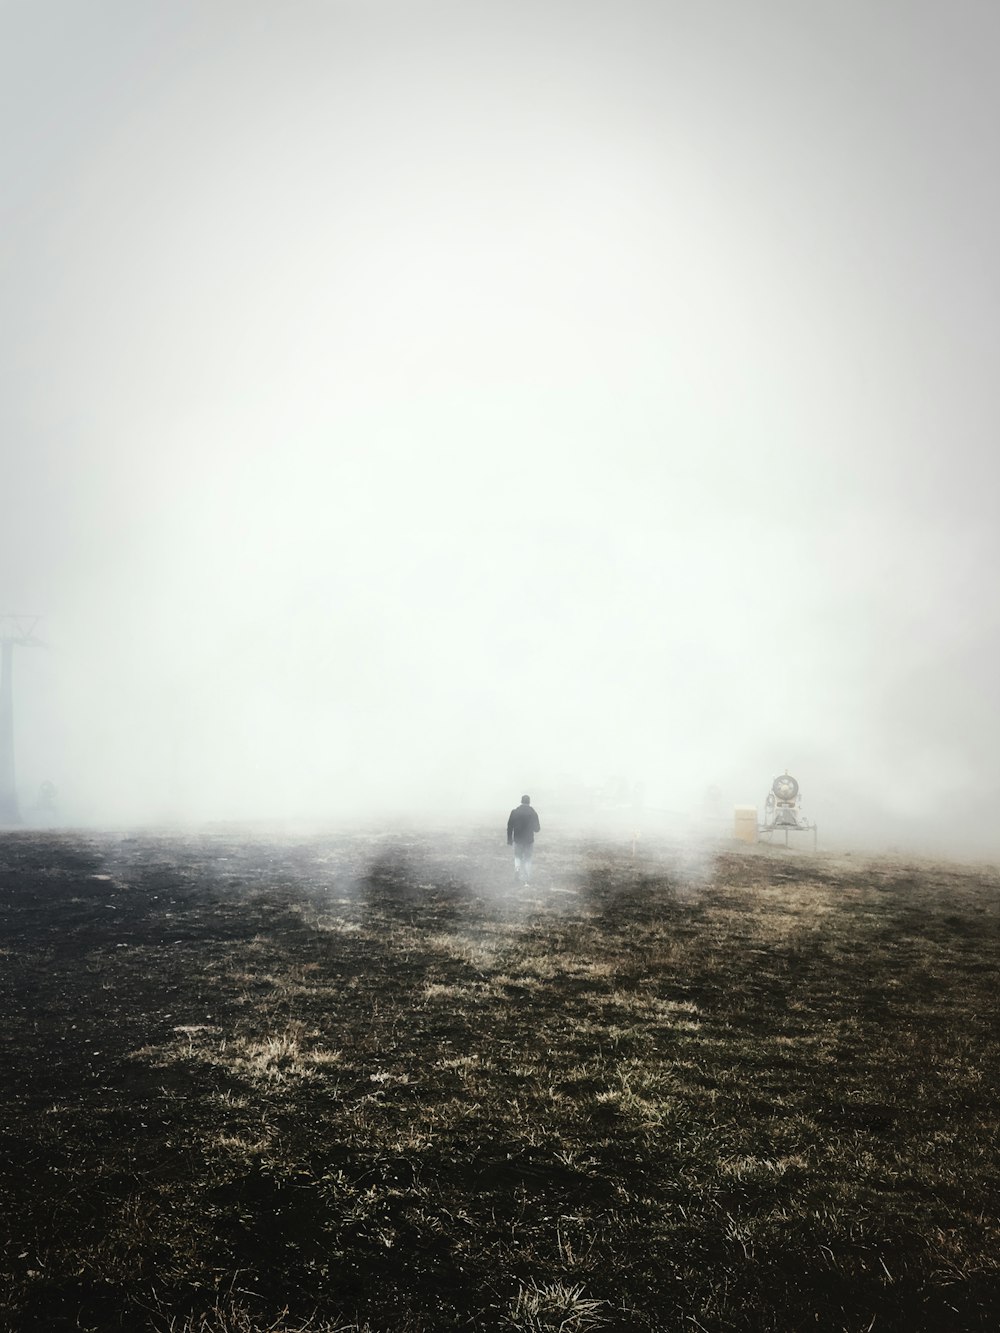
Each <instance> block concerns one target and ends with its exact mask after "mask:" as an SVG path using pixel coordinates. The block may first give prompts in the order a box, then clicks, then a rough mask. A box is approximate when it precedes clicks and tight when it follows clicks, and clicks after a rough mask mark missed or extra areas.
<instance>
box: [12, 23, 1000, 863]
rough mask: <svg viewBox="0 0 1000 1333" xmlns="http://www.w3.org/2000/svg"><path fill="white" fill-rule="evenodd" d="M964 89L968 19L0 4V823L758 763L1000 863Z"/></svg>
mask: <svg viewBox="0 0 1000 1333" xmlns="http://www.w3.org/2000/svg"><path fill="white" fill-rule="evenodd" d="M998 53H1000V9H998V8H997V7H996V6H995V5H994V4H993V3H992V2H990V3H975V2H973V0H958V3H954V2H949V3H947V4H946V3H944V0H937V2H936V3H926V2H921V0H883V3H880V4H878V5H872V4H870V3H861V2H860V0H836V2H834V0H814V2H813V3H810V4H808V5H804V4H802V3H799V2H798V0H760V2H759V3H756V4H753V5H747V4H743V3H740V2H739V0H715V2H714V3H713V2H712V0H699V2H698V3H679V2H672V0H648V2H646V0H643V2H635V0H633V2H632V3H628V0H624V2H623V0H615V3H600V4H598V3H592V2H588V0H572V2H570V0H565V3H553V2H551V0H531V2H530V3H529V2H528V0H524V2H519V0H505V2H504V3H499V2H496V3H476V2H475V0H464V2H463V3H454V4H438V3H420V0H410V2H409V3H392V4H389V3H379V2H378V0H364V2H362V0H356V2H355V0H351V2H347V0H323V2H322V3H320V2H318V0H296V2H295V3H279V0H270V3H260V0H213V3H212V4H204V3H201V2H198V3H184V2H183V0H171V2H170V3H165V2H162V0H146V3H143V4H141V5H137V4H135V3H134V2H133V0H88V2H87V3H86V4H78V3H73V2H71V0H62V2H61V3H54V2H53V0H0V103H2V106H0V124H2V125H3V127H4V128H3V131H2V133H0V353H2V355H0V375H2V376H3V385H2V393H0V442H2V449H3V458H4V463H5V467H4V478H5V481H6V486H5V492H6V495H5V505H4V520H5V521H4V523H3V525H2V530H0V611H29V612H42V613H44V614H45V617H46V620H45V634H46V637H47V638H48V639H49V641H50V642H51V644H52V650H51V651H50V652H47V653H42V652H32V653H30V654H29V653H28V652H27V651H24V652H22V653H21V654H20V656H19V657H18V660H17V668H16V670H17V681H16V684H17V702H18V718H17V739H18V770H19V777H20V782H21V788H22V804H29V803H30V801H31V800H32V799H33V792H34V790H35V789H36V788H37V784H38V783H39V782H40V781H41V780H42V779H43V778H45V777H48V778H50V779H51V780H52V781H53V782H55V783H56V785H57V787H58V788H59V790H60V793H61V797H62V800H63V803H64V806H65V808H66V811H67V815H72V816H74V817H77V818H87V819H116V820H117V819H133V818H134V819H150V818H162V817H167V816H185V815H190V816H198V817H231V816H233V817H236V816H256V815H272V814H273V815H295V814H302V815H308V816H317V815H320V816H322V815H323V814H326V813H330V814H333V815H336V814H339V813H342V812H346V811H352V810H358V809H364V810H378V809H411V810H414V811H416V810H418V809H423V808H425V807H426V806H427V805H428V804H431V805H434V806H435V807H436V808H437V809H438V810H439V811H448V810H449V809H452V808H457V807H462V808H466V807H467V808H470V809H475V810H479V809H492V808H493V806H494V805H499V807H500V814H501V816H504V817H505V814H506V809H507V808H508V807H509V805H510V804H513V803H514V802H515V801H516V800H517V798H518V796H519V795H520V793H521V791H522V790H524V791H530V792H531V793H532V795H533V796H535V798H536V803H537V804H538V805H539V806H540V807H544V804H545V801H546V799H548V800H549V802H550V803H554V802H555V801H556V800H557V799H558V798H559V795H560V793H561V792H562V791H564V790H565V789H566V788H567V786H568V783H569V781H570V780H572V781H575V782H583V783H589V784H600V783H602V782H604V781H605V780H606V779H607V778H609V777H610V776H611V775H618V774H620V775H624V776H625V777H627V778H628V780H629V781H632V782H644V783H645V784H646V791H647V798H648V800H649V802H650V803H651V804H655V805H660V806H665V807H667V808H671V809H679V808H687V807H688V806H692V805H696V804H697V803H698V802H699V801H700V800H701V797H702V794H703V792H704V789H705V788H706V786H708V784H710V783H715V784H717V785H718V786H719V787H720V788H721V789H722V791H723V794H724V797H725V799H726V800H727V801H730V802H744V801H750V802H753V801H761V800H762V798H763V794H764V792H766V790H767V787H768V785H769V783H770V780H771V778H772V777H773V776H774V774H775V773H777V772H782V771H784V770H785V769H786V768H788V769H790V770H791V771H792V772H793V773H795V774H796V775H797V776H798V777H799V780H800V782H801V784H802V788H803V794H804V798H805V801H806V805H807V808H808V813H811V814H812V815H813V816H814V817H816V818H817V819H818V820H819V822H820V824H821V826H824V827H825V828H828V829H829V830H830V832H831V834H832V833H833V832H834V831H835V830H839V831H840V832H841V833H842V835H843V836H844V837H850V836H851V835H852V833H853V834H856V835H857V836H858V837H861V836H862V835H866V836H868V835H871V836H876V837H877V836H880V833H879V830H882V831H884V832H885V834H886V837H887V838H888V839H889V840H891V839H893V838H897V837H898V836H899V834H900V830H902V832H903V834H904V835H905V834H907V833H908V832H909V833H912V834H913V835H914V836H916V834H917V833H918V832H921V833H923V832H926V831H927V830H929V829H933V830H936V833H937V835H939V836H940V837H942V838H946V839H949V840H950V841H951V842H952V843H953V844H954V845H955V846H956V847H959V846H966V845H972V844H982V845H987V844H990V845H996V844H997V843H998V842H1000V834H994V832H993V828H994V826H995V824H996V819H995V811H996V809H997V808H998V805H1000V770H998V766H997V752H998V745H1000V708H998V702H997V683H996V681H997V674H998V672H997V668H998V664H1000V616H998V593H997V590H996V582H997V573H998V567H1000V537H998V523H997V501H996V489H997V481H998V473H1000V465H998V462H997V438H998V432H997V426H998V420H1000V397H998V393H997V386H998V384H1000V357H998V353H1000V249H998V246H997V242H996V238H997V236H998V235H1000V176H998V173H997V171H996V168H995V158H996V145H995V138H996V127H997V125H998V124H1000V54H998ZM991 840H992V843H991Z"/></svg>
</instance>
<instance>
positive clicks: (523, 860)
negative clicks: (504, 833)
mask: <svg viewBox="0 0 1000 1333" xmlns="http://www.w3.org/2000/svg"><path fill="white" fill-rule="evenodd" d="M533 851H534V847H533V845H532V844H531V843H530V842H515V843H514V874H515V875H520V876H521V878H522V879H523V880H524V882H525V884H527V882H528V880H529V879H530V878H531V853H532V852H533Z"/></svg>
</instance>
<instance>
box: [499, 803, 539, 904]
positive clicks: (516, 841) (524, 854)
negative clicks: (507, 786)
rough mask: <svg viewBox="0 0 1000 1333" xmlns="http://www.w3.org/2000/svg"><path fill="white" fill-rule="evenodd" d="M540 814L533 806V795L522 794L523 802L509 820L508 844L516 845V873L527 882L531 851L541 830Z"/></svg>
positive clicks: (514, 810) (511, 813) (529, 875)
mask: <svg viewBox="0 0 1000 1333" xmlns="http://www.w3.org/2000/svg"><path fill="white" fill-rule="evenodd" d="M540 829H541V825H540V824H539V823H538V816H537V815H536V814H535V812H534V810H532V808H531V797H530V796H522V797H521V804H520V805H515V806H514V809H513V810H512V811H511V812H510V818H509V819H508V820H507V846H508V847H510V846H511V845H512V844H513V847H514V875H515V876H520V877H521V879H522V880H523V881H524V883H525V884H527V883H528V882H529V880H530V879H531V853H532V851H533V850H534V846H535V834H536V833H538V832H540Z"/></svg>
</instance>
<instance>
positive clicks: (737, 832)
mask: <svg viewBox="0 0 1000 1333" xmlns="http://www.w3.org/2000/svg"><path fill="white" fill-rule="evenodd" d="M733 837H734V838H738V839H739V840H740V842H756V841H757V807H756V806H755V805H738V806H737V807H736V810H735V813H734V818H733Z"/></svg>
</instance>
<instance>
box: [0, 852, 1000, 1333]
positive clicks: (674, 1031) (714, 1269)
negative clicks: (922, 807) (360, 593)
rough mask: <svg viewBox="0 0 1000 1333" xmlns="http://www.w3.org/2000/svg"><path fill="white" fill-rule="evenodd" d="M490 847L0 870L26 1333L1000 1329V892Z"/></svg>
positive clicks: (686, 856) (32, 856)
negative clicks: (530, 859) (526, 859)
mask: <svg viewBox="0 0 1000 1333" xmlns="http://www.w3.org/2000/svg"><path fill="white" fill-rule="evenodd" d="M501 843H502V839H498V838H497V837H496V834H495V832H494V831H492V830H490V831H487V832H484V833H482V834H471V833H470V834H469V835H468V836H463V837H461V838H456V837H444V836H442V837H435V836H428V837H425V838H418V837H415V836H412V835H410V836H402V837H389V836H378V835H374V834H366V835H361V836H355V837H350V836H346V835H333V834H329V835H312V836H308V837H305V836H303V837H298V838H295V837H289V836H279V835H274V836H265V835H257V836H253V835H250V834H247V833H246V832H235V831H215V832H206V833H204V834H199V835H192V836H181V835H168V834H153V833H149V834H137V835H133V836H128V837H126V836H122V835H120V834H114V835H112V834H107V835H95V834H69V833H62V834H55V833H50V834H29V833H13V834H7V835H4V836H3V838H2V841H0V962H2V987H0V996H2V999H0V1003H2V1016H3V1021H2V1025H0V1042H2V1057H0V1058H2V1064H3V1083H2V1109H0V1134H2V1152H0V1191H2V1195H0V1197H2V1199H3V1219H2V1223H0V1234H2V1241H3V1245H2V1270H3V1287H2V1290H0V1327H3V1328H5V1329H9V1330H28V1329H31V1330H52V1331H53V1333H59V1331H60V1330H69V1329H91V1330H130V1329H151V1330H161V1331H165V1330H173V1331H174V1333H182V1331H183V1333H195V1331H196V1330H199V1331H200V1333H255V1331H257V1330H265V1329H268V1330H273V1331H274V1333H277V1331H278V1330H287V1331H290V1330H298V1329H304V1328H309V1329H312V1330H317V1331H318V1330H327V1331H329V1330H333V1329H343V1330H346V1329H355V1330H365V1329H367V1330H369V1333H376V1330H379V1331H384V1333H403V1331H404V1330H406V1331H408V1333H417V1331H426V1333H430V1331H432V1330H435V1331H436V1330H450V1329H456V1330H457V1329H472V1330H497V1331H499V1330H531V1331H539V1330H562V1333H578V1331H579V1333H582V1331H583V1330H588V1329H597V1328H605V1329H621V1330H626V1329H628V1330H675V1329H676V1330H699V1329H701V1330H719V1333H721V1331H722V1330H764V1329H772V1330H790V1329H800V1328H801V1329H805V1328H809V1329H830V1330H852V1333H853V1331H855V1330H856V1331H857V1333H861V1330H890V1329H894V1330H903V1329H906V1330H909V1333H913V1331H914V1330H928V1331H930V1330H934V1331H935V1333H936V1331H937V1330H955V1331H956V1333H957V1331H958V1330H972V1329H987V1328H989V1329H994V1328H996V1327H997V1325H998V1323H1000V1222H998V1199H1000V1189H998V1183H1000V1175H998V1164H1000V1144H998V1124H1000V1109H998V1098H997V1082H998V1073H997V1071H998V1067H1000V1061H998V1055H1000V1022H998V981H1000V967H998V964H1000V894H998V890H1000V879H998V876H997V873H996V871H995V869H992V868H990V867H961V866H955V865H945V864H935V863H932V862H926V861H924V862H915V861H907V860H906V859H905V858H901V857H895V858H892V859H883V860H879V861H872V860H866V859H863V858H853V857H849V856H840V857H837V858H832V857H823V856H822V855H820V856H810V855H803V854H801V853H792V854H789V853H786V852H785V851H784V850H783V849H773V850H770V851H767V850H764V849H746V850H735V849H733V848H731V847H719V846H716V847H714V848H707V847H701V848H691V847H682V846H681V845H679V844H678V845H673V846H672V845H670V844H668V843H664V844H662V845H659V846H651V845H649V844H648V843H647V844H643V846H642V848H641V849H640V852H639V854H638V855H637V856H636V857H635V858H633V857H632V855H631V847H630V846H629V845H625V844H621V845H618V846H610V845H609V846H604V847H593V846H590V847H588V846H584V845H582V844H579V843H574V842H572V841H570V840H566V839H564V840H560V839H558V838H546V839H545V840H543V841H542V842H541V843H540V845H539V849H538V868H537V882H536V884H535V885H533V886H532V888H531V889H523V888H521V887H519V886H517V885H515V884H514V883H513V882H512V876H511V868H510V865H509V862H508V857H507V849H506V848H505V847H503V846H502V845H499V844H501Z"/></svg>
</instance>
